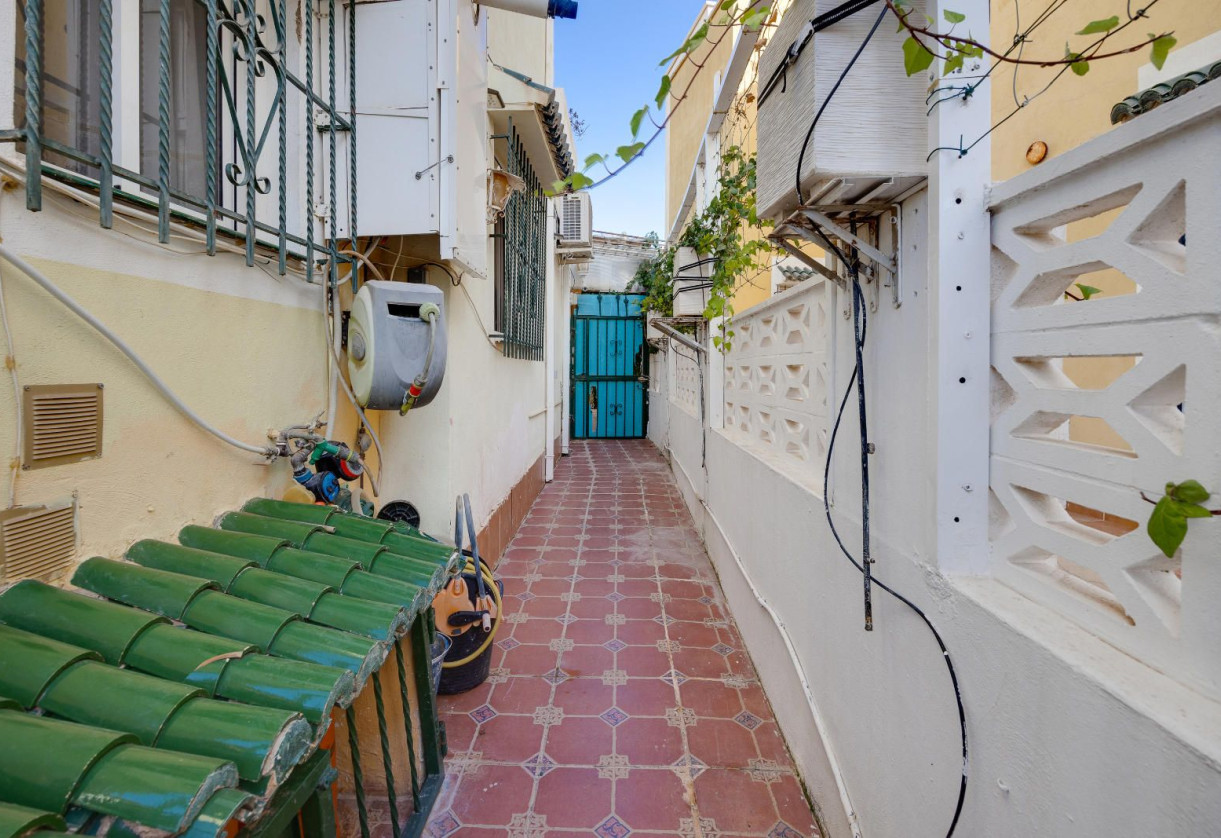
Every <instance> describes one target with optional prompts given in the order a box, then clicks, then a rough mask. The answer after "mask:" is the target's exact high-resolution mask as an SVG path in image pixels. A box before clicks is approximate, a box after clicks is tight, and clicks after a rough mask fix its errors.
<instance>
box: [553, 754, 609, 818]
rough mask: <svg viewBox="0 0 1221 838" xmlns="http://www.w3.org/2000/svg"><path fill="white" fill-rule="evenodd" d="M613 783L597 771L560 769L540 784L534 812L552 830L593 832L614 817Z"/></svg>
mask: <svg viewBox="0 0 1221 838" xmlns="http://www.w3.org/2000/svg"><path fill="white" fill-rule="evenodd" d="M611 789H612V782H611V781H610V780H609V779H603V778H601V777H599V776H598V772H597V770H596V769H593V768H556V769H555V770H553V771H551V772H550V773H548V774H547V775H546V776H545V777H543V778H542V779H540V780H539V781H538V798H537V799H536V800H535V802H534V811H535V812H537V813H538V814H540V815H542V816H543V817H545V818H546V819H547V826H548V827H560V828H565V827H566V828H570V829H574V828H575V829H593V828H594V827H595V826H597V825H598V824H599V823H601V822H602V820H604V819H605V818H606V816H607V815H609V814H610V811H611Z"/></svg>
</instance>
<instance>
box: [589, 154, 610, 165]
mask: <svg viewBox="0 0 1221 838" xmlns="http://www.w3.org/2000/svg"><path fill="white" fill-rule="evenodd" d="M605 162H606V158H605V157H603V156H602V155H601V154H591V155H589V156H588V157H586V158H585V168H586V169H589V168H591V167H593V166H596V165H598V164H599V163H605Z"/></svg>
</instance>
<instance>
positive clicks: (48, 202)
mask: <svg viewBox="0 0 1221 838" xmlns="http://www.w3.org/2000/svg"><path fill="white" fill-rule="evenodd" d="M24 194H25V193H24V190H15V191H5V192H3V193H2V194H0V235H2V236H3V239H4V243H5V246H7V247H9V248H11V249H13V250H14V251H15V252H17V253H18V254H20V255H22V256H23V257H24V258H26V259H28V260H29V261H30V262H31V263H32V264H33V265H34V266H35V267H37V268H39V269H40V270H42V271H43V272H44V273H45V274H46V276H48V277H49V278H50V279H51V280H52V281H53V282H55V283H56V284H58V285H59V286H60V287H61V288H62V289H63V290H64V291H65V292H67V293H68V294H69V295H70V296H72V297H73V298H75V299H76V300H77V302H79V303H80V304H81V305H83V306H84V307H85V308H86V309H88V310H89V311H90V312H92V313H93V314H94V315H95V316H96V317H98V318H99V319H100V320H101V321H102V322H103V323H104V324H106V325H107V326H108V327H109V328H111V329H112V330H113V331H114V332H115V333H117V334H118V335H119V336H120V337H121V338H122V339H123V340H125V341H126V342H128V343H129V344H130V345H131V346H132V348H133V349H134V350H135V351H136V352H137V353H139V354H140V355H141V356H142V357H143V358H144V359H145V360H146V361H147V362H148V363H149V364H150V365H151V366H152V367H153V369H154V370H155V371H156V372H157V373H158V374H159V375H160V376H161V377H162V378H163V379H164V380H165V381H166V383H167V384H168V385H169V386H170V387H171V388H172V389H173V390H174V391H175V392H177V393H178V395H179V396H180V397H181V398H182V399H183V400H185V401H186V402H187V403H188V404H189V405H191V406H192V407H193V408H194V409H195V410H196V411H198V412H199V413H200V414H201V415H202V416H204V417H205V418H206V419H207V420H209V421H211V422H213V423H214V424H215V425H217V426H218V427H219V428H220V429H222V430H224V431H226V432H228V433H230V434H232V435H234V436H236V437H238V438H240V439H242V440H243V441H249V442H251V443H254V444H259V443H262V442H265V441H266V433H267V430H268V429H272V428H281V427H284V426H286V425H292V424H299V423H303V422H308V421H309V420H311V419H312V418H314V417H315V416H316V415H318V414H319V412H321V411H323V410H324V409H325V407H326V399H327V387H326V382H327V377H326V354H325V353H326V349H325V343H324V338H323V325H322V317H321V306H322V290H321V288H320V287H318V286H311V285H307V284H305V283H304V282H303V281H301V280H299V279H297V278H294V277H287V278H281V277H277V276H274V275H269V273H268V272H265V271H264V270H262V269H260V268H258V267H254V268H248V267H246V266H245V263H244V260H243V259H242V257H240V256H237V255H233V254H225V253H221V254H218V255H217V256H216V257H211V258H210V257H208V256H206V255H204V254H202V253H200V252H199V251H200V250H202V247H201V246H198V245H195V244H191V243H186V242H181V241H176V242H175V243H174V245H173V246H174V247H177V248H180V249H181V250H182V251H183V252H179V253H173V252H170V251H169V250H167V249H163V248H161V247H159V246H158V245H157V244H156V242H155V237H154V236H149V235H147V234H146V233H144V232H141V231H137V230H136V229H135V228H133V227H131V226H129V225H127V224H126V223H125V222H122V221H117V222H116V226H115V229H114V230H112V231H107V230H102V229H100V228H99V227H98V224H97V218H96V214H95V213H94V211H93V210H91V209H88V208H85V207H83V206H80V205H75V204H73V203H71V202H68V201H66V200H65V199H62V198H58V197H55V196H54V195H53V194H52V193H50V191H49V190H48V192H47V195H46V199H45V208H44V210H43V211H42V212H41V213H37V214H35V213H31V212H29V211H27V210H26V209H25V205H24ZM124 233H127V234H128V235H124ZM267 270H268V271H269V272H270V273H271V274H274V267H269V268H267ZM0 275H2V276H3V284H4V294H5V302H6V306H7V310H8V319H9V324H10V325H11V327H12V330H13V342H14V346H15V357H16V360H17V371H18V374H19V375H20V380H21V384H22V385H23V386H24V385H29V384H56V383H93V382H97V383H101V384H104V385H105V394H104V438H103V453H102V456H101V458H100V459H95V460H90V461H86V462H82V463H77V464H72V465H63V466H54V467H50V468H43V469H35V470H29V471H21V472H20V474H19V478H18V483H17V501H18V503H19V504H40V503H46V502H49V501H54V500H56V499H57V498H61V497H65V496H70V495H72V494H74V493H75V494H76V495H77V498H78V503H79V532H80V547H79V557H81V558H84V557H87V556H90V555H95V554H103V555H117V554H118V553H119V552H121V551H122V550H123V549H125V548H126V547H127V546H128V545H129V544H130V543H131V542H132V541H135V540H136V539H139V538H145V537H162V538H169V537H172V536H173V535H174V534H175V533H176V532H177V530H178V529H179V528H180V527H181V526H183V525H184V524H187V523H207V522H209V521H210V520H211V519H212V518H213V516H215V515H216V514H217V513H219V512H221V511H224V510H226V509H232V508H234V507H236V506H237V505H239V504H241V503H242V502H244V501H245V500H246V499H248V498H250V497H252V496H255V495H262V494H271V495H278V494H279V493H280V492H282V491H283V490H284V489H285V488H286V487H287V486H288V485H289V484H290V482H291V476H290V474H289V468H288V464H287V462H285V461H280V462H277V463H274V464H272V465H270V466H269V465H265V464H263V463H262V462H261V461H260V458H259V457H257V456H256V455H252V454H246V453H243V452H240V451H237V450H235V449H233V448H230V447H228V446H226V445H224V444H222V443H221V442H219V441H217V440H216V439H214V438H212V437H211V436H209V435H207V434H205V433H204V432H203V431H201V430H199V429H198V428H197V427H196V426H194V425H193V424H191V423H190V422H188V421H187V420H186V419H185V418H184V417H183V416H182V415H181V414H179V413H178V412H177V410H176V409H175V408H173V407H172V406H171V405H169V404H168V403H167V402H166V401H165V400H164V399H163V398H162V397H161V396H160V394H158V393H157V392H156V391H155V390H154V389H153V387H152V386H151V385H150V384H149V383H148V381H147V380H146V379H145V378H144V377H143V376H142V375H141V374H140V373H139V372H138V371H137V370H136V368H135V367H134V365H132V364H131V362H130V361H128V360H127V359H126V358H125V357H124V356H123V355H121V354H120V353H119V351H118V350H117V349H115V348H114V347H113V346H112V345H111V344H110V343H108V342H107V341H106V340H105V339H103V338H102V337H101V336H100V335H98V334H97V333H96V332H95V331H93V329H92V328H90V327H89V326H87V325H86V324H85V323H84V322H83V321H81V320H80V319H78V318H77V317H76V316H75V315H74V314H72V313H71V312H70V311H68V310H67V309H66V308H65V307H64V306H62V305H61V304H60V303H59V302H57V301H56V300H54V299H53V298H52V297H51V296H50V295H48V294H47V293H45V292H44V291H43V290H42V289H41V288H39V287H37V286H36V285H35V284H34V283H33V282H32V281H30V280H29V279H28V278H26V277H25V276H24V275H22V274H21V273H20V272H19V271H17V270H16V269H15V268H13V267H11V266H9V265H7V264H2V265H0ZM14 408H15V403H14V397H13V391H12V389H11V387H9V386H7V385H6V386H5V387H3V388H0V450H3V451H4V452H6V453H5V459H6V460H7V458H8V453H7V452H9V451H10V450H11V449H12V446H13V443H14V439H15V430H16V426H15V411H14ZM348 422H349V424H350V420H348Z"/></svg>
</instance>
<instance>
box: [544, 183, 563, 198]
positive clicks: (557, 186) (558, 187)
mask: <svg viewBox="0 0 1221 838" xmlns="http://www.w3.org/2000/svg"><path fill="white" fill-rule="evenodd" d="M546 191H547V194H548V195H549V196H554V195H559V194H561V193H563V192H567V191H568V181H566V180H557V181H553V182H552V184H551V188H550V189H548V190H546Z"/></svg>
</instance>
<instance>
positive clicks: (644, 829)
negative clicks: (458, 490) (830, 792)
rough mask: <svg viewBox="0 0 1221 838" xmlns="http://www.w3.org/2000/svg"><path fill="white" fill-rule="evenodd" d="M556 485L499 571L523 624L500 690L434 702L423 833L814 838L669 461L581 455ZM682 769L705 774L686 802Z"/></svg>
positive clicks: (612, 448) (689, 788)
mask: <svg viewBox="0 0 1221 838" xmlns="http://www.w3.org/2000/svg"><path fill="white" fill-rule="evenodd" d="M556 478H557V479H556V481H555V482H553V483H551V484H548V485H547V486H545V487H544V488H543V491H542V494H541V495H540V496H539V498H538V499H537V500H536V502H535V504H534V507H533V509H532V510H531V511H530V512H529V514H528V515H527V518H526V521H525V523H524V525H523V526H522V528H521V530H520V532H519V533H518V535H517V537H516V538H515V539H514V540H513V541H512V542H511V543H510V544H509V545H508V546H507V548H506V550H505V553H504V558H503V560H502V562H501V565H500V573H501V576H502V578H504V579H505V580H506V601H505V606H506V608H505V610H506V614H507V615H512V616H513V622H508V621H506V623H505V628H504V629H503V630H502V633H501V635H500V636H498V638H497V641H498V643H497V648H496V650H495V651H494V652H493V665H494V666H495V667H497V668H498V670H500V671H498V672H497V677H496V678H495V679H493V680H494V681H495V683H488V684H486V685H484V686H482V687H480V688H478V689H477V690H475V691H472V692H471V693H468V694H466V695H463V696H442V697H441V699H440V701H439V707H440V710H441V716H442V720H443V721H444V722H445V723H446V728H447V735H448V739H449V743H450V751H451V760H452V762H451V764H452V765H453V766H454V769H453V771H452V772H451V773H450V775H449V776H447V778H446V780H445V784H444V786H443V788H442V792H441V797H440V799H439V800H438V804H437V809H436V813H435V814H434V815H433V818H432V819H431V820H430V826H431V828H432V829H433V830H434V831H435V832H436V833H437V834H443V835H445V836H446V838H452V836H469V838H490V837H491V836H493V835H499V836H504V835H508V834H519V833H523V832H531V833H533V832H538V831H540V830H542V829H545V830H546V835H547V838H565V837H566V836H573V838H575V836H577V835H583V836H585V837H586V838H588V836H589V835H590V834H591V833H592V832H593V830H594V829H595V828H597V827H598V826H599V825H600V824H603V823H614V824H623V825H626V827H627V828H630V830H631V831H632V833H633V834H640V835H641V836H642V838H645V836H647V838H685V836H687V835H689V834H690V831H691V830H690V826H689V825H687V824H685V823H684V821H686V820H687V819H689V818H691V817H692V816H693V814H694V813H693V810H692V797H694V798H695V803H696V804H697V807H698V812H699V816H700V817H702V818H705V819H709V820H710V821H711V822H712V823H714V824H715V828H716V829H717V830H718V831H719V832H720V834H730V835H735V836H763V835H767V834H768V833H769V832H770V831H771V830H773V829H774V828H775V827H776V825H777V824H778V823H781V822H783V823H785V824H787V825H788V828H789V829H790V830H791V832H785V831H781V832H780V833H777V834H784V835H790V834H793V833H797V834H800V835H803V836H807V838H814V836H816V832H815V831H814V823H813V817H812V815H811V813H810V810H809V806H808V804H807V803H806V801H805V799H804V797H803V796H802V792H801V786H800V783H799V782H798V778H797V777H796V775H795V773H794V772H793V767H792V764H791V760H790V758H789V756H788V754H787V752H786V750H785V748H784V741H783V739H782V738H781V736H780V734H779V730H778V728H777V726H776V723H775V721H774V718H773V714H772V710H771V707H770V706H769V705H768V703H767V700H766V697H765V695H764V694H763V691H762V689H761V688H760V687H759V686H758V682H757V678H756V675H755V672H754V668H753V666H752V665H751V661H750V659H749V656H748V655H747V654H746V650H745V648H744V646H743V644H742V642H741V638H740V637H739V635H738V633H737V631H736V629H735V628H734V626H733V622H732V615H730V614H728V612H727V611H725V606H724V600H723V596H722V594H721V592H720V590H719V589H718V587H717V584H716V581H715V575H714V573H713V571H712V565H711V563H710V562H709V560H708V557H707V556H706V555H705V553H704V552H703V548H702V545H701V544H700V541H699V537H698V535H697V533H696V532H695V530H694V527H693V525H692V521H691V518H690V516H689V515H688V514H687V509H686V505H685V503H684V500H683V496H682V495H681V494H680V493H679V492H678V490H677V487H676V486H675V485H674V483H673V480H672V479H671V476H670V473H669V470H668V468H667V466H666V464H665V462H664V460H662V458H661V457H660V455H659V454H658V453H657V451H656V450H655V449H654V448H653V447H652V446H651V445H650V444H649V443H647V442H644V441H605V442H600V443H588V442H584V441H577V442H574V443H573V444H572V447H571V456H569V457H566V458H564V459H563V460H562V461H561V463H560V464H558V465H557V471H556ZM663 593H664V594H665V595H666V597H668V598H666V599H665V601H664V602H663V601H662V599H663V597H662V596H660V595H659V594H663ZM574 595H575V596H574ZM608 597H609V598H608ZM663 611H664V617H663ZM654 618H657V619H654ZM557 665H558V666H559V667H560V668H561V670H562V671H563V673H564V674H562V675H559V674H556V673H555V672H554V670H555V669H556V667H557ZM671 668H673V669H676V670H678V671H679V672H681V673H683V675H684V679H685V680H681V681H680V683H679V686H678V690H677V691H676V689H675V686H674V684H672V683H671V682H670V681H669V680H662V677H659V676H665V675H666V674H667V673H668V672H669V670H670V669H671ZM727 673H732V674H734V675H735V680H734V681H732V682H729V683H727V682H726V681H723V680H722V676H724V675H726V674H727ZM506 675H507V677H505V676H506ZM573 676H577V677H573ZM557 681H558V683H555V682H557ZM731 683H732V684H733V685H732V686H731V685H730V684H731ZM540 708H545V709H541V710H540ZM536 711H539V712H537V713H536ZM536 720H537V721H538V722H539V723H538V724H536ZM543 723H546V726H544V724H543ZM679 724H685V725H686V726H685V727H679V726H678V725H679ZM688 748H689V749H690V750H689V751H688V750H687V749H688ZM476 754H478V756H477V757H476ZM458 755H464V756H463V757H462V759H461V760H459V759H454V757H457V756H458ZM680 758H681V759H698V760H700V761H702V762H704V763H705V764H706V765H707V766H709V767H707V768H705V769H704V770H703V773H701V774H700V775H699V776H698V778H697V779H696V780H695V783H694V785H692V784H691V782H690V781H686V782H685V783H684V781H683V780H681V779H680V778H679V777H678V776H677V775H676V774H675V773H674V771H673V770H672V765H673V764H674V763H675V762H676V761H678V760H680ZM472 760H474V762H472ZM462 763H466V767H465V768H463V767H462ZM722 766H724V767H722ZM612 801H613V803H612ZM612 807H613V809H612ZM610 818H614V819H616V820H613V821H608V819H610Z"/></svg>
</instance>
